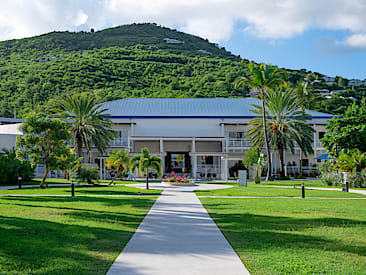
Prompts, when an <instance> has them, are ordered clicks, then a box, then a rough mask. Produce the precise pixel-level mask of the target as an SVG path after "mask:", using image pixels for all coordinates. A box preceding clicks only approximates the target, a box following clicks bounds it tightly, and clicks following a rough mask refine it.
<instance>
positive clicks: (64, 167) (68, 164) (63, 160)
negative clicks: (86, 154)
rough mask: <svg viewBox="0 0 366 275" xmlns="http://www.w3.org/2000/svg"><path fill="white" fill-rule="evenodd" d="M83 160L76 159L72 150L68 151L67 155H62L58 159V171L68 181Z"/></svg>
mask: <svg viewBox="0 0 366 275" xmlns="http://www.w3.org/2000/svg"><path fill="white" fill-rule="evenodd" d="M82 160H83V158H77V157H76V153H75V152H74V150H73V149H71V148H70V149H69V151H68V152H67V154H63V155H61V156H60V158H59V170H60V171H61V172H62V173H64V174H65V177H66V179H67V180H70V175H72V174H73V173H75V172H76V171H77V170H78V169H79V168H80V167H81V166H83V164H82V163H81V161H82Z"/></svg>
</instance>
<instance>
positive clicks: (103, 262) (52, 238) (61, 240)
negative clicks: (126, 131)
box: [0, 197, 155, 275]
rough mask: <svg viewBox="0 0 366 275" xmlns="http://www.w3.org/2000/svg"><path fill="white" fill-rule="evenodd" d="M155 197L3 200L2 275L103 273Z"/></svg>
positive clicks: (0, 227)
mask: <svg viewBox="0 0 366 275" xmlns="http://www.w3.org/2000/svg"><path fill="white" fill-rule="evenodd" d="M154 201H155V198H151V197H149V198H100V197H98V198H96V197H76V198H71V197H70V198H64V197H3V198H0V236H1V237H0V274H53V275H54V274H105V273H106V271H107V270H108V269H109V267H110V265H111V264H112V263H113V261H114V260H115V258H116V257H117V256H118V254H119V253H120V252H121V250H122V248H123V247H124V246H125V245H126V244H127V242H128V241H129V239H130V238H131V237H132V235H133V233H134V232H135V230H136V228H137V227H138V225H139V224H140V222H141V221H142V219H143V218H144V216H145V215H146V214H147V213H148V211H149V209H150V208H151V206H152V205H153V203H154Z"/></svg>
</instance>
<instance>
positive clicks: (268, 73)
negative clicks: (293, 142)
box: [235, 62, 288, 180]
mask: <svg viewBox="0 0 366 275" xmlns="http://www.w3.org/2000/svg"><path fill="white" fill-rule="evenodd" d="M248 68H249V71H250V73H251V75H250V77H249V78H247V77H245V76H242V77H239V78H237V79H236V80H235V87H239V86H240V85H242V84H246V85H248V86H249V87H251V88H252V89H255V90H259V92H260V98H261V103H262V120H263V122H262V125H264V127H263V135H264V141H265V146H266V152H267V166H268V167H267V168H268V170H267V178H266V180H271V179H272V176H271V172H272V171H271V170H272V161H271V150H270V147H269V142H268V136H267V125H266V123H265V121H266V109H265V108H264V98H265V93H266V91H271V90H274V89H276V88H278V87H280V86H287V83H286V81H285V79H287V77H288V75H287V73H286V72H284V71H281V70H279V69H278V68H277V67H274V66H268V65H266V64H264V63H262V64H260V65H256V64H254V63H252V62H251V63H249V65H248Z"/></svg>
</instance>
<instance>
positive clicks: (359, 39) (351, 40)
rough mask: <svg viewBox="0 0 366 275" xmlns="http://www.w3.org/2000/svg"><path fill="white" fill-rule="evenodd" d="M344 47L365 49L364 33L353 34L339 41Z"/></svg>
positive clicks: (365, 37)
mask: <svg viewBox="0 0 366 275" xmlns="http://www.w3.org/2000/svg"><path fill="white" fill-rule="evenodd" d="M341 44H343V45H344V46H345V47H348V48H355V49H366V33H358V34H353V35H351V36H349V37H347V39H345V40H344V41H342V42H341Z"/></svg>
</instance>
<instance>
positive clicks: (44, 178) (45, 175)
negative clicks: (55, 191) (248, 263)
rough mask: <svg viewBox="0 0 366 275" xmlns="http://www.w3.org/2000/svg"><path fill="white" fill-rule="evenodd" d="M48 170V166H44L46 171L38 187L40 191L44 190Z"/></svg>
mask: <svg viewBox="0 0 366 275" xmlns="http://www.w3.org/2000/svg"><path fill="white" fill-rule="evenodd" d="M49 170H50V168H49V167H48V164H46V171H45V172H44V175H43V178H42V181H41V184H40V185H39V187H41V188H42V189H44V188H45V187H44V184H45V182H46V178H47V175H48V172H49Z"/></svg>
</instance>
